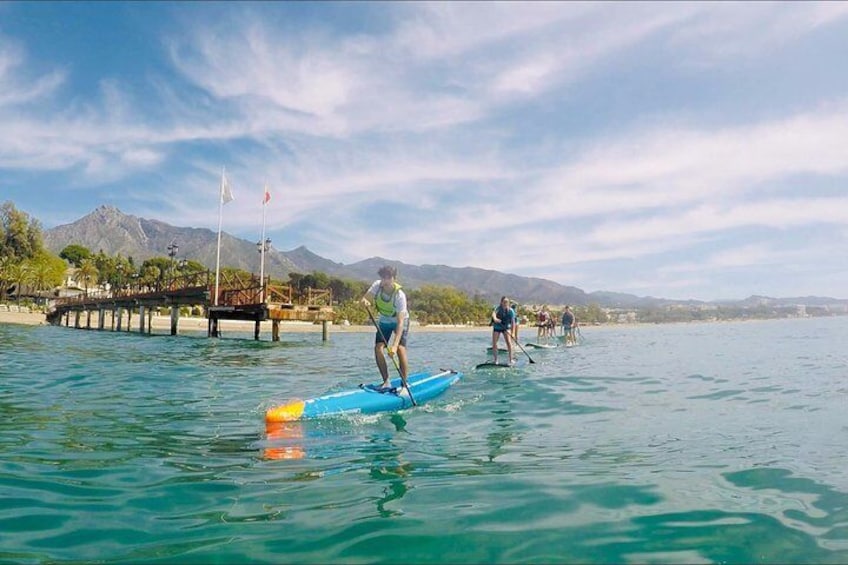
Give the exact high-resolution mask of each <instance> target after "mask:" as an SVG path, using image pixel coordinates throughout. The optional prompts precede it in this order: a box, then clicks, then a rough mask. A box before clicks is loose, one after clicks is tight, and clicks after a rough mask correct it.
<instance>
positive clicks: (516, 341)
mask: <svg viewBox="0 0 848 565" xmlns="http://www.w3.org/2000/svg"><path fill="white" fill-rule="evenodd" d="M504 335H505V336H507V339H512V343H514V344H515V345H517V346H518V349H520V350H521V351H523V352H524V355H526V356H527V359H528V360H529V361H530V362H531V363H535V361H533V358H532V357H530V354H529V353H527V351H525V350H524V348H523V347H521V344H520V343H518V340H517V339H513V337H512V336H511V335H509V332H508V331H506V332H504Z"/></svg>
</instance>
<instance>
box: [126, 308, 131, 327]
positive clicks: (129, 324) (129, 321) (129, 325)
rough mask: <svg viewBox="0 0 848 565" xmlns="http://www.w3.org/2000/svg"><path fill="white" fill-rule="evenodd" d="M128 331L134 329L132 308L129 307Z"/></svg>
mask: <svg viewBox="0 0 848 565" xmlns="http://www.w3.org/2000/svg"><path fill="white" fill-rule="evenodd" d="M127 331H128V332H131V331H132V308H127Z"/></svg>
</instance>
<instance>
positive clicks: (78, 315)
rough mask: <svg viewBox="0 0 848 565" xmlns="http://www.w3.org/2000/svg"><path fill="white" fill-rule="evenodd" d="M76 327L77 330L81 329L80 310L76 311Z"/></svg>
mask: <svg viewBox="0 0 848 565" xmlns="http://www.w3.org/2000/svg"><path fill="white" fill-rule="evenodd" d="M74 327H75V328H76V329H79V327H80V311H79V310H75V311H74Z"/></svg>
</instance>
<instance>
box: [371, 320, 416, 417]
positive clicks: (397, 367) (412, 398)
mask: <svg viewBox="0 0 848 565" xmlns="http://www.w3.org/2000/svg"><path fill="white" fill-rule="evenodd" d="M365 311H366V312H368V317H369V318H371V323H372V324H374V327H375V328H377V332H378V333H379V334H380V337H381V338H383V342H384V343H385V344H386V347H387V348H388V347H389V340H387V339H386V336H384V335H383V330H381V329H380V324H378V323H377V320H375V319H374V314H372V313H371V308H369V307H368V306H366V307H365ZM398 331H401V329H400V328H398ZM389 357H391V359H392V363H393V364H394V366H395V369H397V372H398V376H400V382H401V383H403V388H405V389H406V392H408V393H409V400H411V401H412V405H413V406H418V403H417V402H415V397H414V396H412V389H411V388H409V384H408V383H407V382H406V377H404V376H403V373H402V372H401V371H400V366H399V365H398V362H397V359H395V356H394V355H389Z"/></svg>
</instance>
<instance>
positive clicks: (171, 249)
mask: <svg viewBox="0 0 848 565" xmlns="http://www.w3.org/2000/svg"><path fill="white" fill-rule="evenodd" d="M179 250H180V246H179V245H177V241H176V240H173V241H171V243H169V244H168V257H170V258H171V280H172V281H173V280H174V260H175V258H176V256H177V252H178V251H179Z"/></svg>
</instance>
